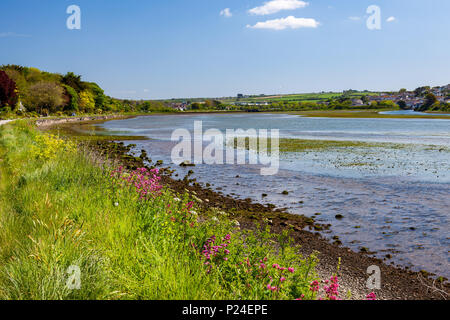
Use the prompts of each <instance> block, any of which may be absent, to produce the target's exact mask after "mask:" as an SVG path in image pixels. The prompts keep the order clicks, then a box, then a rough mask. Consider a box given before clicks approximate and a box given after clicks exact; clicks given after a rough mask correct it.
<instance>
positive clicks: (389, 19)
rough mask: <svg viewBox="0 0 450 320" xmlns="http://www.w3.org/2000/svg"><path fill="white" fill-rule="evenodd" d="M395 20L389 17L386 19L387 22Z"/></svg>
mask: <svg viewBox="0 0 450 320" xmlns="http://www.w3.org/2000/svg"><path fill="white" fill-rule="evenodd" d="M395 20H397V19H395V17H389V18H387V19H386V21H387V22H394V21H395Z"/></svg>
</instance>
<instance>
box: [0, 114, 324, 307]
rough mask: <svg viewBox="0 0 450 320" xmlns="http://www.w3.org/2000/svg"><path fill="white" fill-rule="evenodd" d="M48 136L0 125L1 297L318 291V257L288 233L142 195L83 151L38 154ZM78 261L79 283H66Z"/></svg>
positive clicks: (170, 198)
mask: <svg viewBox="0 0 450 320" xmlns="http://www.w3.org/2000/svg"><path fill="white" fill-rule="evenodd" d="M41 134H42V133H40V132H38V131H37V130H36V129H35V128H34V127H33V126H32V125H31V124H30V123H28V122H24V121H22V122H16V123H14V124H8V125H5V126H2V127H0V174H1V177H0V225H1V230H2V231H1V233H0V299H294V298H298V297H300V295H301V294H305V295H306V296H305V299H313V298H315V295H314V294H313V293H312V292H311V291H310V290H309V284H310V282H311V281H312V280H314V279H315V278H316V276H315V271H314V265H315V258H314V257H301V256H300V255H299V254H297V253H298V248H296V247H295V246H293V245H292V243H291V241H290V238H289V237H288V235H287V233H284V234H281V235H278V234H271V233H270V232H269V231H268V230H267V229H266V228H261V230H260V231H252V232H247V231H244V230H240V229H239V227H237V226H236V223H235V221H233V218H232V217H230V216H229V214H227V213H225V212H221V211H219V210H218V209H210V210H207V211H201V210H200V208H198V207H197V205H196V204H195V203H194V208H193V210H195V211H196V212H197V213H198V217H197V214H196V213H195V212H194V211H192V209H191V210H188V209H187V204H188V202H189V201H190V200H192V197H191V196H190V195H189V194H184V195H177V194H174V193H173V192H172V191H170V190H167V189H163V191H162V193H161V194H159V195H155V196H154V197H150V198H149V199H147V200H140V199H139V195H138V194H137V192H136V190H135V189H134V188H133V187H131V186H130V187H129V186H124V185H120V184H119V183H118V182H117V180H114V179H112V178H111V176H110V174H111V168H109V167H107V166H105V165H103V166H102V165H100V162H98V161H96V160H95V158H94V157H92V156H91V155H89V154H88V153H86V152H84V151H82V150H78V151H64V150H59V149H55V150H53V149H52V150H53V151H54V156H49V157H47V158H45V157H44V158H43V157H39V156H36V154H37V155H39V154H40V153H36V141H37V136H38V135H41ZM50 147H51V146H50ZM50 147H49V148H50ZM51 148H53V147H51ZM41 151H42V150H41ZM48 154H52V153H48ZM178 198H180V199H181V200H180V199H178ZM227 234H230V235H231V240H230V244H229V246H228V247H227V248H228V249H229V250H230V253H229V254H228V255H227V254H225V253H224V250H223V249H220V251H219V254H218V255H217V256H215V257H214V258H213V259H212V260H211V262H210V265H205V264H204V263H205V258H204V256H202V253H201V251H202V249H201V248H202V247H203V244H205V242H206V241H207V239H209V238H210V237H211V236H213V235H215V236H217V239H218V240H221V239H222V238H223V237H224V236H225V235H227ZM275 244H276V245H275ZM224 257H227V258H228V260H225V259H224ZM247 259H248V260H247ZM247 261H248V262H249V265H247ZM260 261H264V264H265V265H266V266H267V267H265V268H262V269H261V267H260V265H261V263H260ZM272 264H279V265H281V266H284V267H293V268H295V272H293V273H290V272H288V271H286V270H284V271H280V270H278V269H275V268H272V267H271V266H272ZM70 266H77V267H79V268H80V271H81V274H80V275H81V288H80V289H79V290H73V289H70V288H69V287H67V281H68V279H69V274H67V270H68V268H69V267H70ZM269 276H271V277H272V278H273V281H272V282H271V281H270V280H269ZM281 276H284V277H286V278H287V280H286V281H284V282H283V283H280V277H281ZM269 283H271V284H272V285H274V286H277V287H279V288H280V290H279V291H271V290H268V289H267V285H268V284H269Z"/></svg>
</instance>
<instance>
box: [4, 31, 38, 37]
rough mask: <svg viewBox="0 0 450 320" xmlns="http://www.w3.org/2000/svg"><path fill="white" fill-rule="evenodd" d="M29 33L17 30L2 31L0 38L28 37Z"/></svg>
mask: <svg viewBox="0 0 450 320" xmlns="http://www.w3.org/2000/svg"><path fill="white" fill-rule="evenodd" d="M28 37H31V36H30V35H29V34H21V33H16V32H0V38H28Z"/></svg>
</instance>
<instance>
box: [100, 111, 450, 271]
mask: <svg viewBox="0 0 450 320" xmlns="http://www.w3.org/2000/svg"><path fill="white" fill-rule="evenodd" d="M194 121H202V124H203V130H208V129H211V128H216V129H219V130H220V131H221V132H223V133H225V132H226V129H239V128H242V129H250V128H253V129H269V130H270V129H279V130H280V136H281V137H282V138H292V139H307V140H333V141H336V140H339V141H359V142H368V145H367V146H365V145H361V146H360V145H358V146H352V147H339V148H338V147H334V148H325V149H312V150H310V151H305V150H303V151H301V152H290V153H281V155H280V169H279V171H278V173H277V174H276V175H273V176H262V175H261V174H260V168H261V166H260V165H249V164H244V165H238V164H223V165H218V164H217V165H208V164H199V165H196V167H195V168H182V167H178V166H176V165H173V164H171V162H172V161H171V151H172V148H173V147H174V146H175V145H176V144H177V142H172V141H171V135H172V132H173V131H174V130H175V129H180V128H183V129H187V130H189V131H190V132H192V133H193V130H194ZM100 126H102V127H103V128H105V129H107V130H108V131H112V132H114V134H124V135H136V136H147V137H149V138H150V139H151V140H148V141H129V142H127V143H133V144H137V147H136V148H135V149H136V153H139V152H138V150H141V149H145V150H147V152H148V154H149V156H150V158H152V159H153V160H154V161H156V160H163V161H164V163H165V164H166V165H171V166H172V169H176V170H177V173H178V174H179V177H180V178H182V177H184V175H185V174H186V173H187V171H189V170H191V169H193V170H194V171H195V174H194V176H193V177H194V178H196V179H197V181H198V182H201V183H203V184H206V183H210V184H211V185H212V188H213V189H217V190H221V192H223V193H225V194H230V195H233V196H235V197H239V198H242V199H245V198H251V199H253V200H255V201H258V202H261V203H272V204H275V205H276V206H277V207H280V208H287V209H288V211H289V212H291V213H294V214H304V215H306V216H315V217H316V220H317V221H318V222H320V223H329V224H331V225H332V227H331V229H330V231H327V232H325V233H324V235H325V236H326V237H329V238H330V239H331V238H332V237H333V236H335V235H337V236H339V238H340V240H341V241H342V243H343V244H344V245H345V246H348V247H350V248H352V249H354V250H360V249H361V248H362V247H365V248H368V249H369V250H370V251H374V252H376V256H378V257H380V258H385V257H386V256H387V255H389V258H388V260H387V262H388V263H389V262H391V263H395V264H398V265H401V266H407V267H410V268H412V269H413V270H421V269H425V270H427V271H430V272H433V273H436V274H438V275H442V276H445V277H447V278H450V268H449V251H448V250H449V244H450V238H449V229H450V223H449V218H450V209H449V208H450V119H449V120H447V119H442V120H440V119H385V118H377V119H361V118H354V119H353V118H308V117H301V116H297V115H289V114H261V113H248V114H197V115H192V114H189V115H156V116H146V117H137V118H134V119H126V120H114V121H109V122H106V123H104V124H101V125H100ZM375 143H376V144H375ZM207 144H209V142H208V143H207ZM240 152H245V153H247V151H245V150H241V151H240ZM285 190H286V191H288V192H289V194H287V195H283V194H282V192H283V191H285ZM262 194H267V195H268V196H267V197H262ZM337 214H340V215H342V216H344V218H343V219H339V220H337V219H336V215H337ZM391 256H392V258H391Z"/></svg>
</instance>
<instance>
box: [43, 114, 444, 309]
mask: <svg viewBox="0 0 450 320" xmlns="http://www.w3.org/2000/svg"><path fill="white" fill-rule="evenodd" d="M131 117H132V116H131ZM90 118H92V117H90ZM117 118H121V117H120V116H114V117H111V118H108V119H104V118H103V119H99V118H98V117H97V118H95V119H87V120H83V121H76V120H74V121H66V120H64V119H60V121H57V122H53V125H58V124H65V125H69V126H70V125H71V124H72V123H76V122H78V124H80V122H87V123H99V122H104V121H109V120H113V119H117ZM84 119H86V118H84ZM53 121H54V119H53ZM38 126H39V125H38ZM51 126H52V125H48V124H47V125H45V126H44V128H45V129H46V130H48V129H49V127H51ZM66 134H68V133H67V132H66ZM74 134H77V133H76V132H74ZM68 136H70V134H68ZM114 140H116V139H114ZM117 140H120V139H117ZM117 140H116V141H115V142H114V141H106V140H100V141H96V140H95V139H93V140H92V141H90V142H89V144H90V145H91V146H90V147H91V148H93V149H94V150H95V152H97V153H99V154H100V155H101V156H102V157H105V156H107V157H112V158H113V159H115V160H118V161H119V162H121V163H123V164H125V166H127V167H130V168H134V167H141V166H145V164H144V163H145V161H146V155H145V154H144V155H141V157H134V156H131V155H130V154H129V151H130V148H129V147H126V146H125V145H124V144H123V142H117ZM123 140H127V139H123ZM134 140H139V139H137V137H134ZM93 141H95V142H96V143H92V142H93ZM163 171H164V172H165V174H164V178H163V183H164V184H165V185H167V186H168V187H169V188H171V189H173V190H174V191H176V192H178V193H183V192H186V191H188V192H189V193H190V194H191V195H195V197H196V198H198V199H200V201H201V202H200V204H201V205H202V207H203V208H204V209H205V210H208V209H209V208H217V207H219V208H222V209H225V210H228V211H230V212H233V216H232V218H234V219H237V220H238V221H239V222H240V223H241V226H243V227H244V228H247V229H254V228H255V225H256V224H257V223H259V222H263V221H264V220H266V221H267V220H268V223H269V225H270V226H271V229H272V231H273V232H277V233H279V232H282V231H283V230H285V229H287V228H288V229H289V228H292V230H293V232H292V234H291V235H292V237H293V238H294V239H295V242H296V243H298V244H301V245H302V253H303V254H304V255H305V256H306V255H308V254H311V253H312V252H314V251H318V252H320V253H319V255H318V258H319V264H318V271H319V273H320V274H323V275H324V277H326V276H328V275H331V274H332V273H333V272H336V268H337V266H338V261H339V258H341V259H342V264H341V268H340V274H341V277H342V279H343V281H342V283H343V284H342V287H343V289H345V291H347V290H348V289H350V290H351V291H352V293H353V298H355V299H358V298H361V297H364V296H365V294H367V288H366V281H367V278H368V277H369V275H368V274H367V273H366V270H367V268H368V267H369V266H371V265H377V266H379V267H380V269H381V274H382V289H381V290H377V291H376V293H377V295H378V296H379V297H380V298H381V299H401V300H405V299H446V298H447V297H448V294H449V292H450V288H449V284H448V282H444V283H439V282H436V280H433V279H432V278H431V277H429V276H430V275H431V274H429V273H427V272H426V271H422V272H413V271H410V270H408V269H406V268H403V267H399V266H393V265H387V264H385V263H384V262H383V261H382V260H380V259H378V258H374V257H371V256H370V252H366V253H362V252H355V251H352V250H351V249H348V248H346V247H342V246H340V245H339V242H338V241H339V240H337V241H336V242H335V243H330V242H329V241H328V240H327V239H325V238H323V237H322V236H321V235H320V233H319V232H318V231H321V230H325V229H327V225H320V224H316V223H315V222H314V220H313V219H311V218H307V217H304V216H299V215H293V214H289V213H287V212H285V211H283V210H281V209H276V208H274V206H270V205H266V206H264V205H262V204H258V203H253V202H252V201H251V200H250V199H245V200H240V199H234V198H232V197H230V196H224V195H222V194H220V193H218V192H217V191H213V190H211V189H210V188H207V187H206V188H205V187H202V186H200V185H198V184H196V182H195V181H191V180H190V179H189V177H185V179H183V180H176V179H174V178H172V177H171V173H170V170H169V169H164V170H163ZM192 183H193V184H192Z"/></svg>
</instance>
